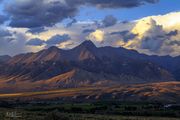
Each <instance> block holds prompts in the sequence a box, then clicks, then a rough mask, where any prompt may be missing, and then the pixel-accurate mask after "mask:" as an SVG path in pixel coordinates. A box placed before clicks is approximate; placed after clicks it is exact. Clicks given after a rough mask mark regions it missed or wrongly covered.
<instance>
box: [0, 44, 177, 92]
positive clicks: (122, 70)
mask: <svg viewBox="0 0 180 120" xmlns="http://www.w3.org/2000/svg"><path fill="white" fill-rule="evenodd" d="M172 59H173V60H172ZM178 63H179V58H178V57H177V58H172V57H167V58H166V57H158V56H147V55H144V54H139V53H138V52H137V51H134V50H127V49H124V48H121V47H119V48H113V47H109V46H107V47H100V48H97V47H96V46H95V45H94V44H93V43H92V42H91V41H85V42H83V43H82V44H80V45H78V46H77V47H75V48H73V49H70V50H62V49H59V48H57V47H50V48H48V49H45V50H42V51H40V52H37V53H27V54H20V55H16V56H14V57H12V58H8V59H6V60H2V62H1V63H0V78H1V80H0V91H1V92H10V91H34V90H46V89H57V88H69V87H82V86H110V85H117V84H137V83H141V84H142V83H154V82H166V81H174V80H177V79H178V75H179V74H178V73H179V68H178V66H179V64H178ZM176 64H177V65H176ZM171 65H174V66H176V67H177V69H174V67H172V66H171ZM171 68H172V69H171Z"/></svg>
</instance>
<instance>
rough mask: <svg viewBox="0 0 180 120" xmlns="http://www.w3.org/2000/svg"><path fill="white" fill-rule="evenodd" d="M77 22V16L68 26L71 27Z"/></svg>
mask: <svg viewBox="0 0 180 120" xmlns="http://www.w3.org/2000/svg"><path fill="white" fill-rule="evenodd" d="M75 23H77V20H76V19H75V18H73V19H72V21H71V22H69V23H68V24H67V25H66V27H71V26H72V25H73V24H75Z"/></svg>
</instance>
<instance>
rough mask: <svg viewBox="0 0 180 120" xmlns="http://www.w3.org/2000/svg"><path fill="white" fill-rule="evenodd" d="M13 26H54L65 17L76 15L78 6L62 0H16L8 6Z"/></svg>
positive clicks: (7, 10)
mask: <svg viewBox="0 0 180 120" xmlns="http://www.w3.org/2000/svg"><path fill="white" fill-rule="evenodd" d="M6 12H7V13H8V14H9V15H10V16H11V21H10V26H12V27H25V28H34V27H43V26H53V25H54V24H56V23H58V22H60V21H62V20H63V19H65V18H70V17H72V16H75V13H76V12H77V8H76V7H75V6H73V5H69V4H68V3H66V2H63V1H62V0H23V1H22V0H15V1H14V2H11V3H9V5H8V6H7V7H6Z"/></svg>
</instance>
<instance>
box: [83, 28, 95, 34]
mask: <svg viewBox="0 0 180 120" xmlns="http://www.w3.org/2000/svg"><path fill="white" fill-rule="evenodd" d="M94 31H95V30H94V29H84V30H83V31H82V33H84V34H86V33H92V32H94Z"/></svg>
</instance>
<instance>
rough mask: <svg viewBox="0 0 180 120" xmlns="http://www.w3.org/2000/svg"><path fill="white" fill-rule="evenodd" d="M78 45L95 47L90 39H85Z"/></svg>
mask: <svg viewBox="0 0 180 120" xmlns="http://www.w3.org/2000/svg"><path fill="white" fill-rule="evenodd" d="M79 46H83V47H86V48H90V49H91V48H96V46H95V44H94V43H93V42H92V41H90V40H85V41H84V42H82V43H81V44H80V45H79Z"/></svg>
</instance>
